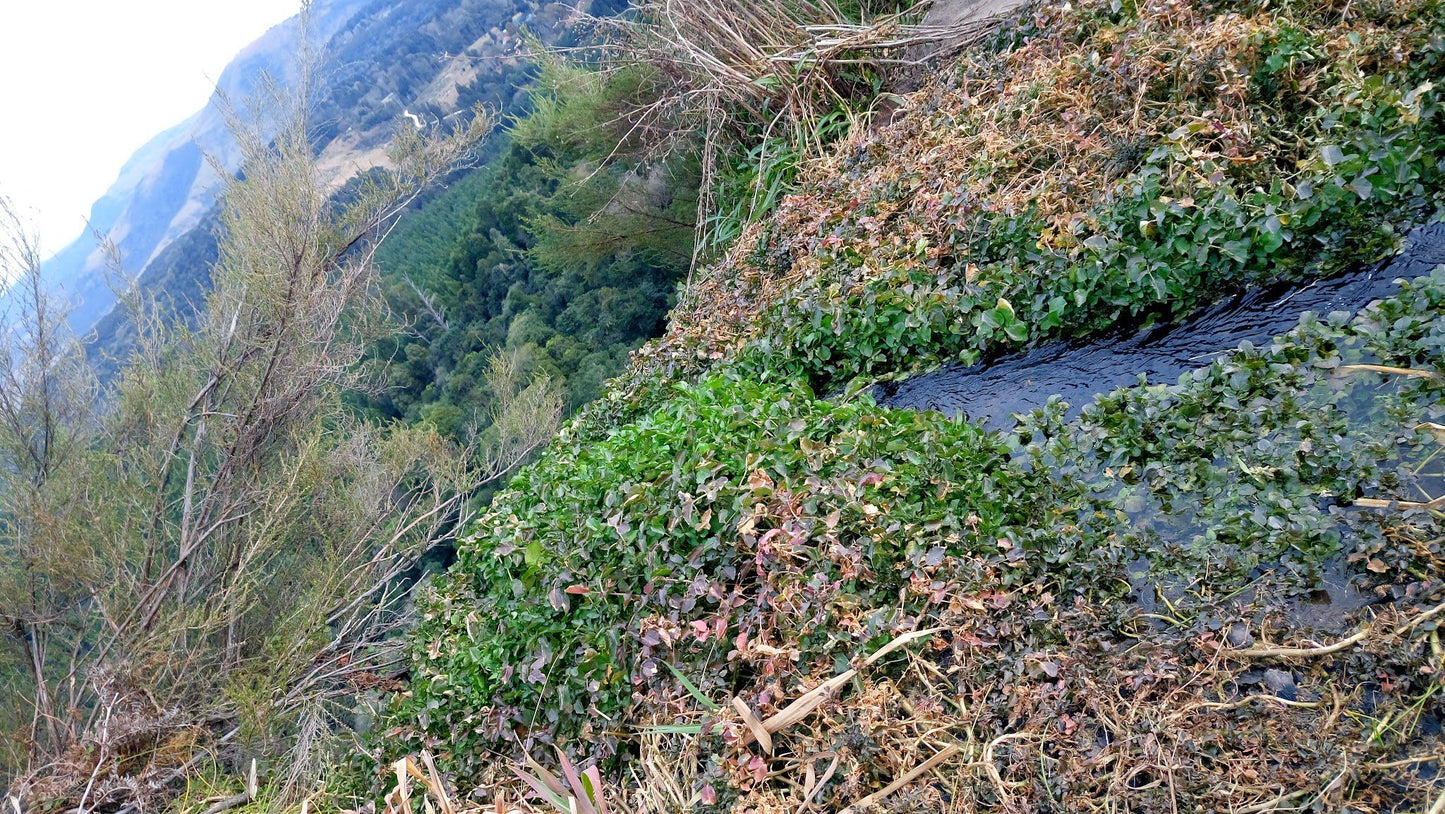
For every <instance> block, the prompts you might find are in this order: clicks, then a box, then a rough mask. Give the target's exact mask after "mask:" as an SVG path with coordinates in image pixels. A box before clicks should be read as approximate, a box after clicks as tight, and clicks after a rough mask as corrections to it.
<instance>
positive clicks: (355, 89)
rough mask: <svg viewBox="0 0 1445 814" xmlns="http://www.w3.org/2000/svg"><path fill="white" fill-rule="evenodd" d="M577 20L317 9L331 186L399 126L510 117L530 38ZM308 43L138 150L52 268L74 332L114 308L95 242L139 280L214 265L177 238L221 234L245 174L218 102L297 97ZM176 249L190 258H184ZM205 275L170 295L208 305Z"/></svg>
mask: <svg viewBox="0 0 1445 814" xmlns="http://www.w3.org/2000/svg"><path fill="white" fill-rule="evenodd" d="M570 13H571V10H570V8H568V7H566V6H562V5H560V4H550V5H542V4H539V3H535V2H531V0H326V1H325V2H318V3H316V4H315V5H314V6H313V10H312V16H311V19H310V20H309V22H308V29H309V30H308V32H307V35H306V36H307V39H308V40H309V42H310V43H311V46H312V48H313V49H314V50H315V52H316V54H317V57H318V70H317V71H316V74H315V80H316V88H315V91H314V98H315V109H316V114H317V115H316V125H317V127H316V133H317V143H318V149H319V151H320V164H321V166H322V168H323V170H324V171H325V172H327V173H328V175H330V176H331V177H330V178H329V179H328V180H329V181H330V182H331V183H332V184H333V185H334V186H337V187H339V186H341V185H342V184H344V183H345V181H346V180H347V179H349V178H351V177H353V176H354V175H356V174H357V173H359V172H362V171H364V170H366V169H369V168H371V167H374V166H377V165H379V164H382V163H384V161H385V157H384V153H383V149H382V148H383V146H384V144H385V142H386V140H387V138H388V137H389V136H390V134H391V132H392V129H393V128H394V127H395V126H396V123H397V122H398V121H400V120H403V118H404V117H407V120H408V121H414V122H420V123H423V124H424V125H430V124H434V123H436V122H440V121H441V120H443V119H446V118H448V117H450V116H454V115H457V114H458V113H460V112H464V111H466V110H467V109H468V108H469V107H470V106H471V105H472V104H474V103H476V102H483V103H489V104H493V105H497V106H506V105H507V104H508V103H510V102H511V97H512V95H513V93H515V86H516V84H517V83H516V79H517V77H518V76H520V75H521V72H522V70H523V67H522V65H521V62H520V61H519V60H518V59H516V57H515V51H516V47H517V44H518V42H519V37H520V34H521V31H522V29H523V28H524V27H525V28H527V29H531V30H537V31H542V32H546V33H547V34H550V33H552V32H555V31H557V30H560V28H561V27H562V26H561V24H562V23H563V21H565V19H567V17H568V16H569V14H570ZM301 31H302V24H301V21H300V19H299V18H293V19H291V20H288V21H286V22H285V23H282V24H280V25H278V26H276V27H274V28H273V29H271V30H270V31H269V32H267V33H266V34H265V35H264V36H262V37H261V38H260V39H258V40H256V42H254V43H252V44H251V45H250V46H248V47H247V48H246V49H245V50H243V51H242V52H241V53H240V54H238V55H237V57H236V58H235V60H233V61H232V63H231V64H230V65H229V66H228V67H227V68H226V70H225V71H224V72H223V73H222V75H221V78H220V81H219V82H218V87H217V91H216V93H217V96H216V97H215V98H213V100H212V104H210V105H208V106H207V107H206V108H205V109H204V110H202V111H200V112H198V113H197V114H195V115H194V116H192V117H191V118H190V119H187V120H186V121H184V122H182V123H180V124H178V125H176V126H175V127H172V128H171V129H169V130H167V131H165V132H163V133H161V134H160V135H158V136H156V137H155V138H154V139H152V140H151V141H150V142H149V143H148V144H146V145H145V146H144V147H142V148H141V149H140V150H138V151H136V153H135V155H134V156H133V157H132V158H131V160H130V161H129V162H127V164H126V165H125V167H124V168H122V170H121V172H120V174H119V176H118V177H117V179H116V181H115V183H114V184H113V185H112V186H111V188H110V190H109V191H107V193H106V194H105V196H104V197H102V198H101V199H100V200H98V201H96V203H95V205H94V206H93V207H92V209H91V215H90V224H91V229H92V231H91V232H90V233H87V234H85V235H83V236H81V237H80V238H79V239H77V240H76V241H75V242H74V243H72V244H70V245H69V246H67V247H66V248H64V249H62V250H61V251H60V252H59V253H57V254H56V255H55V256H54V257H53V258H51V260H50V261H48V262H47V263H46V268H45V271H46V274H47V276H48V277H49V279H50V280H51V281H52V282H53V283H54V284H56V285H58V286H60V288H61V289H62V290H63V291H64V294H65V296H66V297H67V298H68V299H69V300H70V301H71V303H72V305H73V307H74V312H73V314H72V318H71V322H72V325H73V327H74V328H76V329H77V330H78V331H81V332H86V331H90V330H91V329H93V328H95V327H96V326H97V324H98V323H100V322H101V321H102V320H103V318H104V317H105V316H106V314H107V313H108V312H109V311H110V310H111V309H112V307H113V306H114V304H115V294H114V292H113V291H112V286H113V285H114V281H113V280H112V279H111V277H112V275H110V274H108V273H107V265H108V263H107V253H106V252H105V251H104V250H103V249H102V247H101V242H100V241H99V240H98V239H97V238H96V235H102V236H104V238H105V241H106V242H107V243H109V244H110V245H112V246H114V247H115V249H117V250H118V252H119V256H120V261H121V267H122V270H123V271H124V272H125V273H126V274H127V275H139V276H140V277H141V279H142V280H144V279H145V278H146V276H147V274H148V272H149V270H150V269H151V268H152V267H153V266H155V265H156V264H157V262H158V261H160V260H162V259H163V258H165V257H166V255H167V250H168V249H169V250H171V252H170V257H169V258H168V260H169V262H168V263H167V265H168V266H170V267H172V268H173V269H174V268H178V267H187V266H190V265H195V264H193V263H189V262H177V261H178V260H180V261H188V260H192V259H194V260H203V259H204V257H205V255H206V252H204V251H194V250H195V249H197V248H203V247H201V246H200V244H202V243H205V242H206V241H205V240H204V239H203V238H201V237H193V238H191V239H188V240H184V241H183V240H181V239H182V238H183V237H184V236H186V235H187V234H188V233H189V232H192V231H194V230H202V231H203V232H205V233H209V232H210V230H211V229H213V228H214V220H213V217H212V214H211V213H212V210H213V204H214V202H215V196H216V193H217V191H218V190H219V188H220V186H221V184H222V182H223V180H224V179H223V177H222V175H223V173H225V174H229V173H232V172H235V171H236V170H237V169H239V161H240V156H239V153H238V151H237V149H236V146H235V144H234V142H233V140H232V138H231V136H230V133H229V131H228V129H227V126H226V122H225V116H224V115H223V114H222V112H221V109H220V107H219V106H218V105H217V104H216V103H215V102H216V101H217V99H219V98H225V99H228V100H230V101H231V102H232V103H235V104H238V105H242V106H244V103H245V101H246V100H247V99H248V98H250V97H252V96H254V95H255V93H256V91H257V90H258V89H259V88H260V87H261V84H262V83H263V81H265V79H264V78H266V77H269V78H270V79H271V80H273V81H276V82H277V83H279V84H281V85H283V86H285V85H290V84H293V83H294V82H295V81H296V78H297V55H298V53H299V50H300V45H301V42H302V33H301ZM408 114H409V116H408ZM178 248H186V252H185V254H186V255H187V256H186V257H185V258H176V257H175V254H176V251H177V249H178ZM202 265H203V263H202ZM204 272H205V270H204V268H201V269H196V268H187V273H188V276H189V277H190V278H191V279H189V280H187V281H184V282H185V284H184V285H182V286H181V287H180V290H178V291H173V292H168V293H169V294H171V295H172V296H173V297H181V298H189V297H198V296H200V292H201V291H203V290H204V285H203V284H201V283H202V282H203V280H202V279H201V278H204V276H205V273H204ZM102 332H103V333H105V331H102ZM111 332H113V326H112V330H111Z"/></svg>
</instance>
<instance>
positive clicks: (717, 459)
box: [391, 0, 1445, 811]
mask: <svg viewBox="0 0 1445 814" xmlns="http://www.w3.org/2000/svg"><path fill="white" fill-rule="evenodd" d="M1442 37H1445V15H1442V7H1441V5H1440V4H1439V3H1438V2H1436V1H1435V0H1426V1H1424V2H1419V1H1415V2H1397V3H1377V2H1365V3H1361V2H1351V3H1345V2H1321V3H1304V2H1301V3H1285V4H1273V3H1252V2H1239V3H1192V2H1185V1H1184V0H1168V1H1167V2H1166V1H1163V0H1160V1H1157V2H1147V3H1142V4H1135V3H1132V2H1120V0H1086V2H1082V3H1071V4H1046V5H1042V6H1039V7H1037V8H1036V9H1034V10H1031V11H1029V12H1028V13H1027V14H1025V15H1024V16H1023V17H1022V18H1021V19H1020V20H1019V21H1018V23H1017V25H1013V26H1009V27H1007V28H1006V29H1005V30H1004V31H1003V32H1002V33H1000V34H999V35H998V36H997V37H996V38H995V39H994V40H993V41H992V42H991V43H989V44H988V45H987V46H986V47H982V48H978V49H975V50H973V51H971V52H969V53H967V54H965V55H964V56H963V57H961V58H959V59H958V60H957V61H956V63H955V64H953V65H952V66H951V67H949V68H948V69H947V70H943V71H940V72H939V75H938V76H937V78H936V79H934V80H933V81H932V82H931V83H930V84H929V85H928V86H926V87H925V88H923V89H922V90H920V91H918V92H917V93H915V94H913V95H911V96H910V97H909V98H908V99H907V100H906V101H907V104H906V106H905V108H904V110H903V111H902V112H901V113H900V115H899V116H898V117H897V118H896V121H895V122H894V123H892V124H889V125H887V126H885V127H882V128H880V129H879V130H878V131H877V132H876V133H875V134H873V135H870V136H863V137H858V138H856V139H853V140H850V141H849V142H847V143H846V144H845V145H844V146H843V147H841V148H840V149H839V150H837V151H836V153H835V154H834V155H833V156H832V157H831V158H829V159H828V160H826V161H823V162H820V163H818V164H816V165H814V166H812V167H810V168H809V169H808V170H807V172H806V174H805V178H804V180H803V182H802V183H801V185H800V187H799V188H798V190H797V192H796V194H794V195H792V196H790V197H788V198H787V199H785V200H784V201H783V202H782V204H781V205H780V207H779V208H778V211H777V212H776V213H775V214H774V216H772V217H771V218H769V219H767V220H766V221H764V222H762V223H761V224H758V225H756V226H754V227H752V228H750V229H749V230H748V231H747V232H746V233H745V234H744V236H743V237H742V238H741V239H740V240H739V241H738V243H737V244H736V246H735V247H734V249H733V250H732V252H731V253H730V254H729V255H728V256H727V257H726V258H725V259H723V260H722V261H721V262H719V263H717V264H715V265H713V266H712V267H710V268H708V269H706V270H705V271H703V272H702V273H701V274H700V276H699V278H698V279H697V280H696V281H695V282H694V285H693V287H692V288H691V290H690V291H689V292H688V293H687V294H686V296H685V298H684V301H683V302H682V303H681V304H680V305H679V307H678V308H677V309H676V310H675V311H674V312H673V316H672V322H671V325H670V329H669V331H668V333H667V334H666V336H665V337H664V338H663V339H661V340H659V341H656V342H654V343H651V344H649V345H647V346H646V347H645V348H644V349H643V350H642V351H641V352H640V353H639V354H637V355H636V357H635V359H634V364H633V367H632V369H631V370H630V371H629V372H628V373H627V374H625V375H624V376H623V377H622V378H621V379H619V380H617V381H615V382H614V383H613V385H612V386H611V389H610V390H609V391H608V392H607V393H606V394H605V395H604V396H603V398H602V399H601V400H599V401H598V402H597V403H595V404H594V405H593V406H592V407H590V408H588V410H587V411H585V412H584V414H583V416H582V417H581V418H580V419H579V420H577V421H575V422H574V423H573V424H572V425H571V426H570V427H569V428H568V429H567V430H565V431H564V432H563V434H562V436H561V437H560V438H559V439H558V440H557V441H556V442H555V443H554V444H553V445H552V447H551V448H550V450H549V451H548V452H547V453H546V454H545V455H544V456H543V458H542V459H541V460H540V461H539V462H538V463H536V464H535V465H533V466H531V467H529V468H528V469H526V470H524V471H523V472H522V473H521V474H520V475H519V476H518V477H517V478H516V479H515V480H514V481H513V483H512V485H511V488H510V489H509V490H508V491H505V492H503V493H501V494H500V495H499V496H498V497H497V499H496V500H495V502H494V503H493V505H492V508H491V510H490V511H489V513H488V514H487V515H486V516H484V517H483V518H482V519H481V521H480V522H479V523H478V524H477V526H476V531H475V533H474V534H473V535H472V536H471V537H470V538H469V539H467V540H465V541H464V542H463V543H462V545H461V548H460V560H459V562H458V564H457V565H456V567H455V568H454V569H453V570H452V572H451V573H450V575H449V576H448V578H447V579H446V580H445V581H444V582H443V584H442V585H440V587H439V588H438V589H437V590H436V591H435V593H434V594H433V595H431V596H430V597H429V598H427V599H426V600H424V602H423V613H424V622H423V623H422V625H421V627H420V628H419V629H418V630H417V631H416V633H415V634H414V636H415V639H414V654H413V669H412V683H411V687H410V689H409V690H408V691H407V692H405V693H403V695H402V697H401V698H400V700H399V702H398V705H397V708H396V709H395V711H394V721H393V723H394V725H395V726H394V729H393V730H392V733H391V734H392V735H393V736H394V738H395V741H394V743H400V744H405V745H406V746H408V747H412V748H426V749H429V750H430V751H432V752H433V753H435V754H436V755H437V756H438V758H439V760H440V762H441V764H442V765H443V766H444V767H445V768H447V769H448V770H450V771H452V772H455V774H456V776H457V778H458V779H459V782H461V783H462V784H463V786H466V785H468V784H471V783H475V782H488V781H495V780H497V779H503V778H505V776H506V775H507V770H506V767H507V763H506V762H505V760H502V759H501V757H500V756H503V755H515V754H516V752H517V750H518V749H519V748H522V749H527V750H529V751H532V752H534V753H535V754H536V755H537V756H538V757H541V756H542V750H541V749H540V748H539V747H541V746H542V745H544V744H546V743H549V742H555V743H558V744H561V745H563V746H564V747H565V748H567V749H568V750H570V751H572V752H573V753H574V754H575V755H578V756H581V757H584V758H599V759H603V760H608V759H611V758H617V759H618V760H616V761H612V762H608V763H607V764H606V765H609V766H625V767H626V768H627V771H622V772H618V773H616V774H615V775H614V780H615V781H616V782H617V783H618V785H621V786H626V787H627V789H628V790H626V791H623V792H608V793H609V794H612V795H613V797H614V799H615V800H617V801H621V800H623V798H624V797H625V798H626V800H627V801H628V802H629V803H632V804H635V805H636V807H637V809H638V810H644V808H643V806H644V805H651V806H654V807H653V808H647V809H645V810H729V809H730V808H731V809H734V810H740V811H741V810H749V809H752V810H759V811H764V810H766V811H773V810H782V809H783V808H787V809H790V810H791V809H801V808H806V807H807V806H809V805H814V806H817V807H818V808H819V809H820V810H839V809H841V808H843V807H844V806H847V805H850V804H857V803H859V801H860V800H864V798H869V799H868V800H867V801H866V802H867V804H872V803H874V802H877V803H878V804H879V805H882V806H883V807H884V810H893V811H923V810H928V811H934V810H951V811H972V810H978V809H989V810H1011V811H1043V810H1101V809H1106V808H1108V807H1109V806H1111V805H1114V806H1118V807H1121V808H1125V809H1128V810H1148V811H1173V810H1178V811H1184V810H1251V811H1268V810H1283V808H1284V807H1288V806H1297V807H1306V808H1307V807H1311V806H1313V807H1315V808H1317V809H1320V810H1342V809H1346V808H1350V809H1351V810H1360V811H1380V810H1392V809H1400V808H1404V809H1411V808H1412V807H1423V806H1424V805H1428V802H1427V800H1434V799H1436V798H1437V797H1439V795H1440V789H1439V788H1438V787H1437V786H1435V785H1432V784H1435V777H1436V767H1437V763H1436V761H1438V759H1439V757H1438V756H1439V755H1440V753H1441V749H1442V748H1445V743H1442V740H1441V737H1440V721H1441V719H1442V716H1445V693H1442V692H1441V682H1440V675H1441V669H1442V667H1445V665H1442V662H1441V657H1440V655H1439V654H1440V652H1441V651H1440V643H1439V639H1438V633H1437V632H1436V624H1437V622H1438V620H1439V618H1440V615H1439V614H1440V612H1441V608H1442V606H1441V605H1440V603H1441V602H1442V601H1445V583H1442V579H1441V576H1442V570H1441V569H1442V566H1445V561H1442V551H1441V540H1442V539H1445V535H1442V529H1441V522H1440V519H1441V515H1440V504H1439V503H1438V502H1435V498H1437V497H1439V496H1440V495H1442V494H1445V483H1442V482H1441V481H1442V478H1441V477H1440V472H1441V467H1440V465H1439V461H1440V460H1441V454H1440V446H1441V443H1442V439H1445V429H1442V428H1441V427H1440V426H1439V425H1437V424H1435V423H1433V422H1435V421H1438V420H1440V415H1441V414H1442V413H1445V400H1442V391H1445V357H1442V348H1445V320H1442V315H1445V273H1442V272H1441V271H1439V270H1436V271H1434V272H1433V273H1430V274H1426V275H1425V276H1420V277H1418V278H1417V279H1414V280H1407V281H1404V282H1402V284H1401V287H1400V289H1399V292H1398V293H1397V294H1395V295H1393V296H1391V297H1389V298H1387V299H1385V300H1383V301H1381V302H1378V303H1376V304H1374V305H1372V306H1370V307H1369V308H1367V309H1365V310H1364V311H1362V312H1361V313H1359V314H1358V315H1355V316H1351V315H1349V314H1320V315H1313V316H1306V317H1304V318H1303V319H1302V320H1301V322H1300V324H1299V326H1298V327H1297V328H1296V329H1295V330H1293V331H1292V332H1290V333H1288V334H1287V335H1285V336H1282V337H1280V338H1278V339H1276V340H1274V341H1273V342H1271V343H1268V344H1267V345H1263V346H1259V347H1254V346H1246V347H1241V348H1240V349H1238V350H1237V351H1235V352H1234V353H1232V354H1229V355H1227V356H1226V357H1224V358H1222V359H1221V360H1219V361H1217V362H1215V363H1214V364H1212V365H1210V366H1208V367H1205V368H1203V369H1201V370H1198V371H1196V372H1194V373H1192V374H1188V375H1186V376H1184V377H1183V378H1181V379H1180V380H1179V381H1178V382H1177V383H1175V382H1148V383H1141V385H1140V386H1138V387H1133V388H1126V389H1123V390H1119V391H1116V392H1115V393H1113V394H1111V395H1109V396H1106V397H1102V398H1100V399H1098V400H1097V401H1096V402H1095V403H1094V404H1093V405H1092V406H1090V407H1089V408H1087V409H1086V410H1085V412H1084V414H1083V416H1082V417H1081V418H1079V419H1077V420H1073V421H1068V420H1065V417H1064V411H1063V409H1062V407H1061V406H1060V405H1058V404H1057V403H1055V404H1052V405H1050V406H1048V407H1046V408H1044V409H1041V410H1039V411H1037V412H1036V413H1034V414H1032V415H1029V416H1025V417H1023V418H1022V419H1021V423H1020V426H1019V428H1018V429H1017V430H1016V431H1013V432H1010V433H1007V434H999V433H991V432H988V431H985V430H984V429H982V428H981V427H979V426H977V425H975V424H972V423H969V422H967V421H953V420H949V419H945V418H943V417H941V416H939V415H937V414H932V413H915V412H910V411H902V410H892V409H887V408H883V407H879V406H876V405H875V404H873V403H872V402H871V400H870V399H869V397H868V396H866V395H864V394H863V391H862V387H861V385H864V384H867V383H871V382H873V381H876V380H879V379H884V378H889V377H900V376H904V375H906V374H908V373H909V372H911V371H915V370H918V369H921V368H924V367H927V366H930V365H933V364H936V363H938V362H940V361H944V360H954V359H962V360H965V361H974V360H987V359H989V358H992V357H995V356H997V355H998V354H1001V353H1003V352H1005V351H1007V350H1009V349H1013V348H1018V347H1020V346H1023V345H1025V344H1028V343H1036V342H1046V341H1051V340H1055V339H1058V338H1062V337H1070V336H1087V335H1089V334H1090V333H1093V332H1096V331H1099V330H1101V329H1103V328H1107V327H1110V326H1115V325H1119V324H1129V323H1138V324H1144V323H1147V322H1148V321H1151V320H1162V319H1171V318H1174V317H1177V316H1179V315H1181V314H1184V313H1186V312H1188V311H1189V310H1191V309H1193V308H1195V307H1197V306H1198V305H1200V304H1201V303H1204V302H1206V301H1208V300H1210V299H1211V298H1214V297H1217V296H1220V295H1222V294H1225V293H1228V292H1231V291H1236V290H1239V289H1241V288H1242V287H1244V286H1247V285H1249V284H1251V283H1254V282H1258V281H1262V280H1269V279H1275V278H1281V277H1288V278H1308V277H1310V276H1317V275H1325V274H1330V273H1332V272H1335V271H1338V270H1340V269H1342V268H1344V267H1346V266H1348V265H1351V264H1355V263H1360V262H1372V261H1375V260H1378V259H1381V258H1385V257H1389V256H1391V255H1392V254H1394V253H1395V252H1396V251H1397V250H1398V249H1399V247H1400V243H1401V238H1402V237H1403V236H1404V235H1405V234H1406V232H1407V231H1408V229H1409V227H1410V226H1412V225H1414V224H1418V223H1425V222H1428V221H1431V220H1433V219H1435V218H1436V217H1437V216H1438V212H1439V209H1440V206H1441V203H1442V201H1445V169H1442V160H1445V132H1442V117H1441V110H1440V106H1439V103H1438V101H1437V98H1438V94H1437V92H1436V88H1435V82H1436V81H1437V80H1438V77H1439V75H1440V73H1441V58H1442V56H1445V54H1442V45H1441V43H1442ZM1327 589H1328V590H1327ZM1312 592H1318V593H1319V594H1321V595H1326V596H1328V597H1329V598H1330V600H1331V601H1330V602H1329V603H1326V604H1323V605H1321V604H1311V603H1310V601H1309V600H1310V599H1311V597H1312V596H1313V595H1314V594H1313V593H1312ZM923 630H928V631H931V632H930V633H929V634H928V635H919V636H911V635H910V634H911V633H913V632H916V631H923ZM890 642H893V643H896V644H898V645H899V646H898V647H896V648H895V649H893V650H890V651H889V652H888V654H887V655H886V656H885V657H884V658H882V659H878V660H875V661H872V662H869V663H866V664H865V663H864V661H863V660H862V659H863V657H865V656H867V655H869V654H872V653H876V652H877V651H878V650H879V648H882V647H884V646H885V645H887V644H889V643H890ZM850 664H851V665H852V667H853V668H855V669H857V670H858V672H857V673H856V674H851V673H849V672H845V671H847V670H848V668H849V666H850ZM840 676H841V678H838V677H840ZM825 682H830V683H829V684H827V685H826V686H828V687H830V688H831V692H810V691H811V690H813V689H814V688H817V687H820V686H825ZM790 705H792V706H790ZM794 713H797V714H794ZM780 715H781V717H778V716H780ZM760 739H761V740H762V741H763V742H762V743H759V742H758V741H759V740H760ZM919 768H923V769H925V770H931V769H934V768H936V769H937V771H936V772H933V771H924V772H923V773H921V774H920V773H918V772H916V771H915V770H916V769H919ZM895 781H905V782H903V783H902V784H901V785H898V784H895ZM870 795H873V796H872V797H870ZM658 806H660V807H661V808H658ZM865 807H866V805H864V806H859V808H858V809H855V810H862V809H863V808H865Z"/></svg>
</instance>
